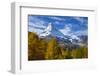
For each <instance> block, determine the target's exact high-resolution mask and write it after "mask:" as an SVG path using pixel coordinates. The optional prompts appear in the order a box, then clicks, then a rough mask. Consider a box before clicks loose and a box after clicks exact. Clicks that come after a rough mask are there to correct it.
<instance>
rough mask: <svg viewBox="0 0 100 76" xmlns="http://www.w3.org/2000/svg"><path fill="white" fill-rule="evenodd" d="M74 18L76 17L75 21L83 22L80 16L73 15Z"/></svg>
mask: <svg viewBox="0 0 100 76" xmlns="http://www.w3.org/2000/svg"><path fill="white" fill-rule="evenodd" d="M73 18H74V19H76V20H77V21H79V22H81V23H83V22H84V19H83V18H81V17H73Z"/></svg>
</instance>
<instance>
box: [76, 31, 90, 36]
mask: <svg viewBox="0 0 100 76" xmlns="http://www.w3.org/2000/svg"><path fill="white" fill-rule="evenodd" d="M75 34H76V35H88V31H87V30H82V31H77V32H75Z"/></svg>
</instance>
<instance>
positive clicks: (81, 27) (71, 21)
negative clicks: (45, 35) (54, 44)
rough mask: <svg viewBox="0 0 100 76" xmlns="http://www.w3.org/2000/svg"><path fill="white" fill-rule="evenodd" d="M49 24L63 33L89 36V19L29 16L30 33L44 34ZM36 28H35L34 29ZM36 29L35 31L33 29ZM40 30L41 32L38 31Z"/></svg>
mask: <svg viewBox="0 0 100 76" xmlns="http://www.w3.org/2000/svg"><path fill="white" fill-rule="evenodd" d="M49 23H52V25H53V26H54V27H55V28H56V29H58V30H61V31H62V32H65V31H67V33H76V34H79V33H80V34H81V33H82V34H87V31H88V17H80V16H46V15H29V16H28V26H29V31H33V32H34V31H35V32H38V31H39V32H42V31H43V30H44V29H45V28H46V27H47V26H48V24H49ZM34 27H35V28H34ZM33 28H34V29H33ZM38 28H39V30H37V29H38Z"/></svg>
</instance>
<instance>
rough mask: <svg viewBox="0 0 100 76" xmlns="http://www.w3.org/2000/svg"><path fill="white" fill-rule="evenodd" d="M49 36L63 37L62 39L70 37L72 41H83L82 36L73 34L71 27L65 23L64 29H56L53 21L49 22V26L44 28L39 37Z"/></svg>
mask: <svg viewBox="0 0 100 76" xmlns="http://www.w3.org/2000/svg"><path fill="white" fill-rule="evenodd" d="M47 36H53V37H56V38H58V39H59V38H60V39H61V38H62V39H67V40H68V39H69V40H70V41H71V42H72V41H73V40H78V41H81V40H80V38H79V37H78V36H77V35H75V34H73V33H72V32H71V30H70V28H69V27H67V26H66V25H65V27H64V28H63V29H60V30H58V29H56V28H55V27H54V26H53V25H52V23H49V24H48V26H47V27H46V28H45V29H44V31H43V32H42V33H40V34H39V37H42V38H44V37H47Z"/></svg>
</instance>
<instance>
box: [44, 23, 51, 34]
mask: <svg viewBox="0 0 100 76" xmlns="http://www.w3.org/2000/svg"><path fill="white" fill-rule="evenodd" d="M51 30H52V23H48V26H47V28H46V29H45V30H44V31H46V32H50V31H51Z"/></svg>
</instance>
